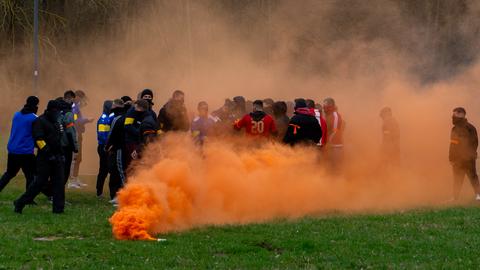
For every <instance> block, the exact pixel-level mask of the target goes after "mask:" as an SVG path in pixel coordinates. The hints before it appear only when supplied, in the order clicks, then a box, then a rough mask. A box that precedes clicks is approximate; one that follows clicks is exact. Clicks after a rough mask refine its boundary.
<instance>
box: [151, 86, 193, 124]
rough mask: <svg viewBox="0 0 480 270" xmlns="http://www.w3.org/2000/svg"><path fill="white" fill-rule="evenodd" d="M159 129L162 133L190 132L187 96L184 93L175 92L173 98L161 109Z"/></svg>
mask: <svg viewBox="0 0 480 270" xmlns="http://www.w3.org/2000/svg"><path fill="white" fill-rule="evenodd" d="M158 127H159V128H160V130H161V131H162V132H169V131H189V130H190V122H189V119H188V114H187V108H186V107H185V94H184V93H183V92H182V91H180V90H175V91H174V92H173V95H172V98H171V99H170V100H169V101H168V102H167V103H166V104H165V105H164V106H163V107H162V108H161V109H160V111H159V113H158Z"/></svg>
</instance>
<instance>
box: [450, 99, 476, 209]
mask: <svg viewBox="0 0 480 270" xmlns="http://www.w3.org/2000/svg"><path fill="white" fill-rule="evenodd" d="M466 114H467V112H466V111H465V109H464V108H462V107H458V108H455V109H453V115H452V123H453V127H452V131H451V133H450V149H449V155H448V157H449V160H450V163H451V164H452V169H453V176H454V187H453V196H454V199H455V200H457V199H458V198H459V196H460V191H461V189H462V184H463V180H464V178H465V175H467V176H468V179H470V183H471V185H472V187H473V190H474V192H475V194H476V197H475V199H476V200H477V201H480V185H479V181H478V175H477V167H476V161H477V148H478V135H477V129H476V128H475V127H474V126H473V125H472V124H471V123H469V122H468V120H467V118H465V116H466Z"/></svg>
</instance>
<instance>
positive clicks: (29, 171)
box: [0, 96, 39, 191]
mask: <svg viewBox="0 0 480 270" xmlns="http://www.w3.org/2000/svg"><path fill="white" fill-rule="evenodd" d="M38 103H39V100H38V98H37V97H35V96H30V97H28V98H27V102H26V104H25V106H24V107H23V109H22V110H21V111H19V112H16V113H15V115H14V116H13V119H12V128H11V132H10V138H9V139H8V146H7V148H8V160H7V171H6V172H5V173H4V174H3V176H2V178H1V179H0V191H2V190H3V189H4V188H5V186H6V185H7V184H8V183H9V182H10V180H12V178H14V177H15V176H16V175H17V174H18V171H20V168H21V169H22V171H23V174H24V175H25V180H26V183H25V189H26V188H28V186H29V185H30V184H31V183H32V182H33V178H34V176H35V154H34V148H35V146H34V142H33V137H32V124H33V122H34V121H35V120H36V119H37V115H36V113H37V110H38V107H37V106H38Z"/></svg>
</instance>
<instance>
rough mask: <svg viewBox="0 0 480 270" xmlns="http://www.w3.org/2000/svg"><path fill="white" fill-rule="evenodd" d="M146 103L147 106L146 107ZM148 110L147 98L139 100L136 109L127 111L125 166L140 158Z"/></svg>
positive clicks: (125, 122)
mask: <svg viewBox="0 0 480 270" xmlns="http://www.w3.org/2000/svg"><path fill="white" fill-rule="evenodd" d="M145 104H147V105H146V107H145ZM147 110H148V103H147V102H146V101H145V100H142V99H140V100H137V101H136V102H135V105H134V109H133V110H130V111H128V112H127V114H126V115H125V121H124V131H125V166H126V168H127V169H128V167H129V166H130V163H131V162H132V161H133V160H134V159H137V158H138V152H139V149H140V147H141V145H142V134H141V130H140V127H141V124H142V121H143V118H144V117H145V115H146V112H147Z"/></svg>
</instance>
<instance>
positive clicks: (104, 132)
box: [96, 100, 115, 197]
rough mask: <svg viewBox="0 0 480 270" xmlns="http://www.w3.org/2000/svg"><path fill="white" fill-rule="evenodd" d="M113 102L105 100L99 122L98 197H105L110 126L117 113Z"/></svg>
mask: <svg viewBox="0 0 480 270" xmlns="http://www.w3.org/2000/svg"><path fill="white" fill-rule="evenodd" d="M112 106H113V101H111V100H105V101H104V102H103V112H102V114H101V115H100V117H99V118H98V121H97V142H98V145H97V153H98V158H99V167H98V174H97V184H96V189H97V197H101V196H102V195H103V186H104V183H105V179H106V178H107V176H108V154H107V151H106V150H105V145H106V144H107V139H108V134H109V133H110V125H111V124H112V121H113V118H114V117H115V113H113V112H112Z"/></svg>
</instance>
